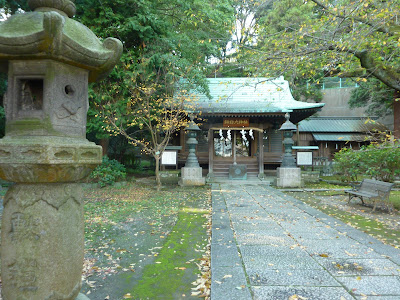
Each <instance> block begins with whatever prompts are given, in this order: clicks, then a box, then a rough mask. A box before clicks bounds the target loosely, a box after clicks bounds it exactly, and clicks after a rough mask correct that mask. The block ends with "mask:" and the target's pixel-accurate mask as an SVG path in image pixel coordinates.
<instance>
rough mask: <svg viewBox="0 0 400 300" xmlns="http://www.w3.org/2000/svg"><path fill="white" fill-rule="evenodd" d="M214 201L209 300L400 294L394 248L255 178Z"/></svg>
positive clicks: (220, 186) (399, 262) (220, 191)
mask: <svg viewBox="0 0 400 300" xmlns="http://www.w3.org/2000/svg"><path fill="white" fill-rule="evenodd" d="M212 201H213V219H212V224H213V225H212V244H211V271H212V283H211V299H212V300H220V299H221V300H222V299H223V300H225V299H234V300H239V299H266V300H274V299H278V300H279V299H285V300H286V299H293V300H294V299H308V300H313V299H316V300H321V299H327V300H331V299H339V300H344V299H346V300H349V299H372V300H382V299H388V300H389V299H392V300H394V299H400V276H399V275H400V250H398V249H395V248H393V247H391V246H387V245H384V244H382V243H381V242H380V241H378V240H376V239H374V238H372V237H370V236H369V235H367V234H364V233H363V232H361V231H359V230H357V229H354V228H352V227H350V226H348V225H346V224H345V223H343V222H341V221H338V220H336V219H335V218H332V217H329V216H327V215H326V214H324V213H322V212H320V211H318V210H316V209H314V208H312V207H310V206H308V205H306V204H304V203H303V202H301V201H299V200H297V199H295V198H293V197H291V196H288V195H285V194H283V193H281V192H280V191H278V190H276V189H274V188H272V187H270V186H267V185H265V183H264V184H263V183H262V182H260V181H258V182H256V181H254V182H245V183H243V182H239V181H236V182H235V181H231V182H226V183H215V184H213V185H212ZM295 295H297V297H296V296H295ZM290 297H292V298H290Z"/></svg>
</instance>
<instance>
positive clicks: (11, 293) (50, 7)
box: [0, 0, 122, 300]
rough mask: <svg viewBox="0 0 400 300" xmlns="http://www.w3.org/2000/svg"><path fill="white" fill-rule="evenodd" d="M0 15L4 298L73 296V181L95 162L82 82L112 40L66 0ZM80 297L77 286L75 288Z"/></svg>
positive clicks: (76, 233)
mask: <svg viewBox="0 0 400 300" xmlns="http://www.w3.org/2000/svg"><path fill="white" fill-rule="evenodd" d="M28 4H29V6H30V8H31V9H32V10H33V11H32V12H26V13H21V14H16V15H13V16H11V17H10V18H9V19H7V20H6V21H4V22H2V23H0V71H2V72H7V73H8V89H7V93H6V95H5V98H4V105H5V110H6V135H5V137H4V138H3V139H1V140H0V177H1V178H2V179H4V180H7V181H11V182H15V185H13V186H12V187H11V188H10V189H9V190H8V191H7V194H6V195H5V197H4V204H3V205H4V211H3V217H2V230H1V239H2V243H1V271H2V272H1V277H2V295H3V299H5V300H12V299H23V300H24V299H29V300H36V299H37V300H44V299H46V300H50V299H65V300H67V299H68V300H69V299H76V298H77V297H78V294H79V291H80V289H81V274H82V265H83V256H84V220H83V195H82V190H81V185H80V184H79V182H81V181H82V180H83V179H84V178H85V177H87V176H88V175H89V174H90V172H91V171H92V170H93V169H94V168H95V167H96V166H97V165H98V164H99V163H101V158H102V151H101V147H100V146H96V145H95V144H94V143H91V142H89V141H87V140H86V138H85V136H86V113H87V110H88V105H89V104H88V82H93V81H96V80H98V79H100V78H102V77H104V76H106V75H107V73H108V72H109V71H111V69H112V68H113V67H114V65H115V64H116V63H117V62H118V61H119V58H120V56H121V54H122V44H121V42H120V41H119V40H116V39H113V38H107V39H105V40H104V41H100V40H99V39H98V38H97V37H96V36H95V35H94V34H93V33H92V32H91V31H90V30H89V29H88V28H87V27H85V26H84V25H82V24H80V23H79V22H77V21H75V20H73V19H71V17H72V16H73V15H74V14H75V5H74V3H73V1H69V0H57V1H53V0H29V1H28ZM79 297H81V296H79Z"/></svg>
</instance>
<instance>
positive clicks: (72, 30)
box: [0, 0, 122, 82]
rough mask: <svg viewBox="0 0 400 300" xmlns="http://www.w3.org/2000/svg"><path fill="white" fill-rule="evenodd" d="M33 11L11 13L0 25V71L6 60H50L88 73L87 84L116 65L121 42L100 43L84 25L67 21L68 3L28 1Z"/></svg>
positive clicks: (70, 13)
mask: <svg viewBox="0 0 400 300" xmlns="http://www.w3.org/2000/svg"><path fill="white" fill-rule="evenodd" d="M29 5H30V7H31V8H32V9H34V11H33V12H26V13H21V14H15V15H13V16H11V17H10V18H8V19H7V20H6V21H4V22H1V23H0V70H2V71H6V70H7V66H8V61H9V60H36V59H51V60H55V61H59V62H63V63H66V64H69V65H73V66H76V67H78V68H82V69H86V70H88V71H89V81H91V82H93V81H96V80H98V79H101V78H103V77H105V76H106V75H107V74H108V73H109V72H110V71H111V70H112V68H113V67H114V65H115V64H117V63H118V62H119V59H120V57H121V55H122V43H121V41H119V40H117V39H115V38H106V39H104V40H100V39H99V38H98V37H97V36H96V35H95V34H94V33H93V32H92V31H91V30H90V29H89V28H87V27H86V26H85V25H83V24H81V23H79V22H77V21H75V20H73V19H71V18H69V17H71V16H73V14H74V13H75V4H74V3H73V1H70V0H30V1H29Z"/></svg>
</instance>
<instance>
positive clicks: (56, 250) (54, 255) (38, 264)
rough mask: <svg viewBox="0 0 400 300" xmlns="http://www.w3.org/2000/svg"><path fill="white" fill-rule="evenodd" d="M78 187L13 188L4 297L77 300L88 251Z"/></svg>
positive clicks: (8, 200) (5, 233)
mask: <svg viewBox="0 0 400 300" xmlns="http://www.w3.org/2000/svg"><path fill="white" fill-rule="evenodd" d="M82 199H83V195H82V189H81V185H80V184H74V183H72V184H70V183H46V184H24V183H19V184H16V185H14V186H12V187H11V188H10V189H9V190H8V191H7V194H6V196H5V198H4V214H3V219H2V230H1V239H2V248H1V256H2V261H1V263H2V266H1V267H2V277H3V280H4V279H5V280H7V282H8V283H9V284H8V285H7V286H4V287H3V290H2V294H3V297H4V299H48V300H50V299H71V300H73V299H75V298H76V297H77V296H78V294H79V291H80V289H81V277H82V264H83V253H84V249H83V247H84V221H83V203H82V202H83V201H82Z"/></svg>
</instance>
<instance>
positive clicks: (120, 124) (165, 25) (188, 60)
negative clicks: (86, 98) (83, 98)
mask: <svg viewBox="0 0 400 300" xmlns="http://www.w3.org/2000/svg"><path fill="white" fill-rule="evenodd" d="M78 3H80V4H81V5H80V6H78V7H80V12H79V13H78V15H77V17H78V18H79V19H80V20H81V21H82V22H83V23H85V24H86V25H87V26H89V27H90V28H91V29H92V30H93V31H94V32H95V33H96V34H97V35H98V36H102V37H105V36H116V37H118V38H120V39H121V40H122V41H123V44H124V46H125V52H124V55H123V57H122V61H121V64H120V65H119V66H117V67H116V68H115V69H114V70H113V72H112V73H111V74H110V76H109V77H108V78H107V79H106V80H105V81H103V82H102V83H101V84H97V85H93V86H92V90H93V92H92V93H91V99H90V100H91V104H92V107H91V111H90V114H89V116H92V117H93V119H92V120H91V121H90V122H89V123H91V124H93V126H91V127H89V128H92V129H97V130H98V134H97V136H98V137H102V138H104V137H106V136H105V135H104V133H106V134H108V135H109V134H121V135H123V136H125V137H126V138H128V139H129V141H130V142H131V143H132V144H134V145H138V146H141V147H142V149H143V150H144V151H145V152H147V153H149V154H151V155H153V157H154V158H155V161H156V164H157V165H156V174H157V176H156V178H157V181H158V183H160V181H159V176H158V171H159V165H158V164H159V159H160V157H161V155H162V152H163V151H164V149H165V146H166V145H167V143H168V141H169V138H170V136H171V134H172V133H173V132H174V131H175V130H177V129H179V127H180V126H183V125H184V124H185V122H186V120H187V118H186V115H187V113H185V111H184V108H183V106H182V105H183V102H182V101H178V102H179V105H178V104H177V103H175V102H174V101H173V100H174V98H173V89H174V87H175V83H176V82H178V80H177V78H179V77H182V76H184V77H188V78H190V82H192V83H195V84H196V85H198V86H200V88H201V89H202V90H203V91H204V92H207V91H208V87H207V85H206V80H205V78H206V74H207V73H208V72H209V61H210V59H211V58H214V57H221V56H222V55H223V51H221V48H223V47H225V46H224V45H226V43H228V41H229V39H230V34H229V29H230V28H231V27H232V22H233V21H234V14H233V10H232V7H231V5H230V2H229V0H222V1H218V2H214V1H211V0H206V1H198V0H191V1H183V0H172V1H164V0H140V1H137V0H135V1H134V0H127V1H122V0H116V1H111V0H103V1H101V2H100V3H101V5H100V6H93V3H92V1H88V0H78V1H77V5H78ZM167 77H168V78H172V79H168V80H164V79H165V78H167ZM89 120H90V119H89ZM110 125H112V126H111V127H110ZM145 133H146V136H145V138H143V135H144V134H145Z"/></svg>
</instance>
